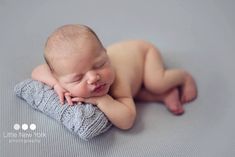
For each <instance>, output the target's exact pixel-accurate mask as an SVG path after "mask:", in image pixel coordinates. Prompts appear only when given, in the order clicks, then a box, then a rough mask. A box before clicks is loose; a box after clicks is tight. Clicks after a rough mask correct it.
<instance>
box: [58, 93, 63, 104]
mask: <svg viewBox="0 0 235 157" xmlns="http://www.w3.org/2000/svg"><path fill="white" fill-rule="evenodd" d="M59 99H60V103H61V104H62V105H64V95H63V94H62V93H60V94H59Z"/></svg>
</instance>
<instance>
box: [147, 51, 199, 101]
mask: <svg viewBox="0 0 235 157" xmlns="http://www.w3.org/2000/svg"><path fill="white" fill-rule="evenodd" d="M144 86H145V88H146V89H147V90H149V91H150V92H152V93H154V94H163V93H165V92H167V91H168V90H170V89H172V88H175V87H178V86H180V87H182V94H181V95H182V98H181V100H182V101H183V103H185V102H188V101H191V100H193V99H194V98H195V97H196V84H195V82H194V80H193V78H192V77H191V75H190V74H188V73H187V72H185V71H184V70H181V69H169V70H165V68H164V65H163V61H162V58H161V55H160V53H159V52H158V50H157V49H156V48H155V47H151V48H149V51H148V52H147V53H146V57H145V73H144Z"/></svg>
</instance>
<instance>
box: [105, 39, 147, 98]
mask: <svg viewBox="0 0 235 157" xmlns="http://www.w3.org/2000/svg"><path fill="white" fill-rule="evenodd" d="M146 50H147V47H146V42H144V41H139V40H138V41H137V40H134V41H124V42H120V43H115V44H113V45H111V46H109V47H107V53H108V55H109V57H110V60H111V64H112V65H113V67H114V69H115V73H116V79H115V82H114V84H113V86H112V87H111V93H112V95H113V96H114V97H115V96H116V97H122V96H127V95H129V94H131V96H135V95H136V94H137V92H138V91H139V89H140V87H141V85H142V82H143V72H144V62H145V52H146ZM129 96H130V95H129Z"/></svg>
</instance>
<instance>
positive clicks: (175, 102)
mask: <svg viewBox="0 0 235 157" xmlns="http://www.w3.org/2000/svg"><path fill="white" fill-rule="evenodd" d="M163 102H164V104H165V105H166V107H167V108H168V110H169V111H170V112H172V113H173V114H175V115H181V114H183V113H184V109H183V106H182V104H181V102H180V99H179V91H178V89H177V88H174V89H172V90H170V91H169V92H168V93H166V95H165V98H164V99H163Z"/></svg>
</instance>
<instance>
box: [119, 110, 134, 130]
mask: <svg viewBox="0 0 235 157" xmlns="http://www.w3.org/2000/svg"><path fill="white" fill-rule="evenodd" d="M135 118H136V112H132V113H130V114H129V115H128V117H127V118H126V119H128V120H125V123H123V125H121V126H120V129H122V130H129V129H131V128H132V127H133V125H134V123H135Z"/></svg>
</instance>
